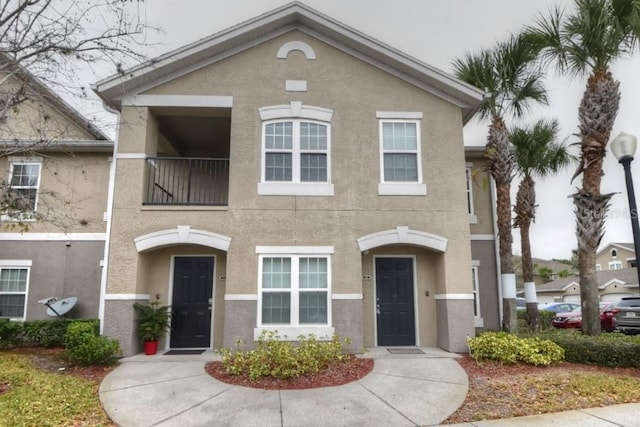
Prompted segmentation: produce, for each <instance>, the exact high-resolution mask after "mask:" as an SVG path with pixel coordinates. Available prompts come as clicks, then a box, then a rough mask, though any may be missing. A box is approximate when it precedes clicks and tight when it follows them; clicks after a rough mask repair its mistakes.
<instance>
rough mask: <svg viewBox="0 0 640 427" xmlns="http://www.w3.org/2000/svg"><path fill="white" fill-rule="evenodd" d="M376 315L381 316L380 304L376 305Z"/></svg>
mask: <svg viewBox="0 0 640 427" xmlns="http://www.w3.org/2000/svg"><path fill="white" fill-rule="evenodd" d="M376 314H380V304H376Z"/></svg>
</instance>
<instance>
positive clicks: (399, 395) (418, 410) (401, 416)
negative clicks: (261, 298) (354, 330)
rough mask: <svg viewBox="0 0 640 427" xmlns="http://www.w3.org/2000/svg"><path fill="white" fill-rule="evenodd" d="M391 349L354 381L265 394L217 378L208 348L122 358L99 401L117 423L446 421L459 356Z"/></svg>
mask: <svg viewBox="0 0 640 427" xmlns="http://www.w3.org/2000/svg"><path fill="white" fill-rule="evenodd" d="M421 350H422V351H423V352H424V354H390V353H389V352H388V351H387V350H386V349H384V348H376V349H373V350H372V351H370V352H369V353H367V355H366V356H367V357H373V358H375V359H376V363H375V366H374V369H373V371H372V372H371V373H370V374H369V375H367V376H365V377H364V378H362V379H361V380H359V381H356V382H353V383H350V384H346V385H342V386H338V387H325V388H319V389H311V390H282V391H266V390H259V389H253V388H247V387H240V386H232V385H229V384H225V383H222V382H220V381H217V380H215V379H214V378H212V377H211V376H209V375H208V374H207V373H206V372H205V371H204V365H205V363H206V362H207V361H209V360H212V359H216V358H217V356H216V355H214V354H213V353H204V354H202V355H197V356H192V355H181V356H164V355H156V356H144V355H137V356H133V357H128V358H124V359H123V360H122V363H121V364H120V366H118V367H117V368H116V369H115V370H113V371H112V372H111V373H110V374H109V375H107V377H106V378H105V379H104V380H103V381H102V384H101V386H100V399H101V401H102V404H103V406H104V409H105V411H106V412H107V414H108V415H109V417H111V419H112V420H113V421H114V422H115V423H117V424H118V425H120V426H126V427H129V426H181V427H186V426H354V425H355V426H358V425H362V426H364V425H366V426H390V425H392V426H416V425H436V424H438V423H440V422H442V421H444V420H445V419H446V418H447V417H448V416H449V415H451V414H452V413H453V412H454V411H455V410H456V409H458V407H460V405H462V403H463V402H464V399H465V396H466V394H467V389H468V381H467V375H466V374H465V372H464V370H463V369H462V368H461V367H460V365H458V363H456V362H455V360H454V359H455V358H456V357H457V355H455V354H451V353H447V352H445V351H443V350H440V349H434V348H422V349H421Z"/></svg>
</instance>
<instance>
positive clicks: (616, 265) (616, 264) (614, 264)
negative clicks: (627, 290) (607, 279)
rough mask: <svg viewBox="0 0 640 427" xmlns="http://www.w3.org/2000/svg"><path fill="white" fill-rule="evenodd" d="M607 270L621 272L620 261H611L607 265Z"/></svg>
mask: <svg viewBox="0 0 640 427" xmlns="http://www.w3.org/2000/svg"><path fill="white" fill-rule="evenodd" d="M609 270H622V261H612V262H610V263H609Z"/></svg>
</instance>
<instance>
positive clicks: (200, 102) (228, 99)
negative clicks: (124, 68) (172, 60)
mask: <svg viewBox="0 0 640 427" xmlns="http://www.w3.org/2000/svg"><path fill="white" fill-rule="evenodd" d="M122 105H127V106H137V107H201V108H202V107H204V108H231V107H233V96H216V95H133V96H128V97H126V98H124V99H123V100H122Z"/></svg>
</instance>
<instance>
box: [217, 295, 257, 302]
mask: <svg viewBox="0 0 640 427" xmlns="http://www.w3.org/2000/svg"><path fill="white" fill-rule="evenodd" d="M224 300H225V301H258V295H257V294H225V295H224Z"/></svg>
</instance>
